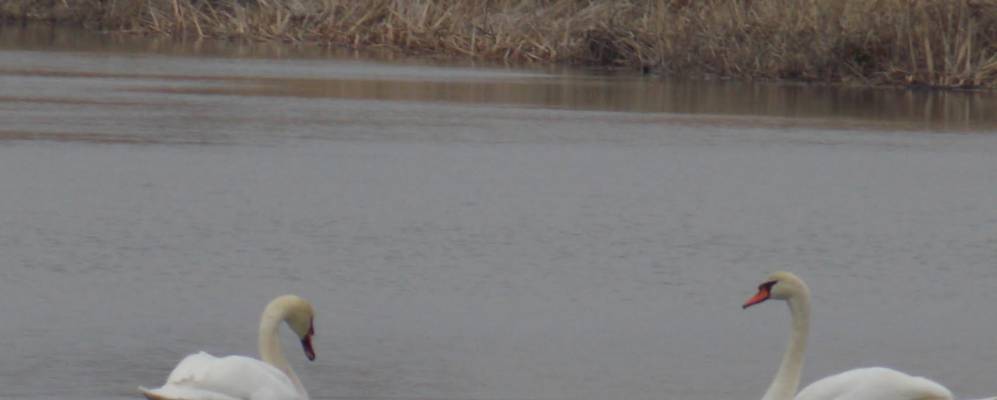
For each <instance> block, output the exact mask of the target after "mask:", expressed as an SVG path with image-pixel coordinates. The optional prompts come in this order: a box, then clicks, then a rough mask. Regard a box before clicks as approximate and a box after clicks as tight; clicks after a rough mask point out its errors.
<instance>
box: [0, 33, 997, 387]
mask: <svg viewBox="0 0 997 400" xmlns="http://www.w3.org/2000/svg"><path fill="white" fill-rule="evenodd" d="M995 104H997V103H995V98H994V96H993V95H990V94H986V93H969V92H967V93H960V92H946V93H938V92H922V91H898V90H859V89H830V88H815V87H804V86H778V85H771V84H769V85H764V84H757V85H747V84H734V83H724V82H700V83H688V82H685V83H682V82H674V81H667V80H662V79H661V78H657V77H634V76H610V75H606V74H587V73H584V72H579V71H550V70H539V69H532V70H517V69H510V68H504V67H472V66H463V67H452V66H451V67H447V66H439V65H433V64H428V63H412V62H399V61H396V62H387V61H374V60H372V59H365V58H358V57H355V56H353V55H350V54H336V53H335V52H331V51H327V50H322V49H310V48H300V47H289V46H281V45H245V44H236V43H213V42H193V43H177V42H167V41H161V40H156V39H150V38H115V37H104V36H91V35H86V34H83V33H80V32H75V31H68V30H59V29H48V28H37V27H36V28H32V29H22V28H12V27H3V28H2V30H0V260H2V261H0V263H2V265H0V397H2V398H20V399H125V398H138V392H137V391H136V387H137V386H138V385H146V386H155V385H159V384H161V383H162V382H163V380H164V379H165V377H166V375H167V374H168V373H169V371H170V369H171V368H172V367H173V366H174V365H175V363H176V362H177V361H178V360H179V359H180V358H182V357H183V356H184V355H185V354H187V353H189V352H192V351H196V350H206V351H209V352H212V353H216V354H229V353H236V354H247V355H254V354H255V352H256V348H255V344H256V338H255V334H256V324H257V319H258V317H259V312H260V311H261V310H262V307H263V306H264V305H265V304H266V302H267V301H268V300H269V299H270V298H271V297H273V296H275V295H278V294H283V293H287V292H294V293H298V294H300V295H302V296H305V297H307V298H309V299H310V300H311V301H312V302H313V303H314V304H315V305H316V307H317V310H318V316H317V317H316V331H317V336H316V338H315V347H316V351H317V353H318V359H317V360H316V361H315V362H313V363H309V362H307V361H306V360H305V358H304V357H303V355H302V354H301V353H300V351H299V350H298V349H297V348H296V346H295V343H294V340H292V339H291V338H290V337H288V336H290V332H289V331H285V332H283V333H284V334H285V339H287V340H285V348H286V350H287V351H288V353H289V355H290V357H289V358H290V359H291V362H292V364H293V365H294V368H295V369H296V370H297V371H298V373H299V375H301V376H302V380H303V381H304V384H305V386H306V387H308V389H309V391H310V392H311V394H312V397H313V398H318V399H391V400H415V399H419V400H458V399H461V400H463V399H467V400H498V399H509V400H534V399H535V400H560V399H564V400H568V399H572V400H575V399H577V400H610V399H612V400H616V399H628V400H630V399H637V400H640V399H702V400H716V399H753V398H760V397H761V395H762V393H763V392H764V390H765V388H766V386H767V385H768V383H769V381H770V379H771V377H772V375H773V374H774V371H775V369H776V366H777V363H778V361H779V357H780V355H781V352H782V349H783V345H784V343H785V341H786V340H787V338H788V333H789V332H788V331H789V318H788V313H787V311H786V309H785V307H784V306H783V305H781V304H777V303H774V302H773V303H772V304H764V305H761V306H759V307H757V308H753V309H749V310H747V311H743V310H741V308H740V305H741V303H742V302H743V301H744V300H745V299H746V298H747V297H748V296H750V295H752V294H753V293H754V289H755V287H756V286H757V284H758V283H760V282H761V280H762V279H763V278H764V277H765V275H766V274H767V273H768V272H769V271H771V270H775V269H785V270H792V271H795V272H797V273H799V274H800V275H801V276H803V277H804V278H805V279H807V281H808V283H809V284H810V287H811V289H812V291H813V293H814V321H813V325H812V336H811V345H810V348H809V351H808V355H807V360H806V369H805V371H804V381H805V382H808V381H811V380H813V379H815V378H819V377H822V376H825V375H828V374H830V373H833V372H837V371H841V370H844V369H848V368H853V367H858V366H868V365H887V366H892V367H895V368H898V369H902V370H905V371H908V372H911V373H914V374H918V375H925V376H929V377H932V378H934V379H936V380H938V381H940V382H942V383H943V384H945V385H947V386H948V387H949V388H950V389H952V390H953V391H954V392H955V393H956V394H957V395H959V396H960V397H973V396H976V397H981V396H984V395H997V382H994V379H993V378H994V376H995V374H997V338H995V334H994V332H997V318H995V317H997V313H995V311H994V310H995V306H997V290H995V287H997V206H995V204H997V135H995V134H994V132H995V127H997V112H994V110H995V109H997V108H995Z"/></svg>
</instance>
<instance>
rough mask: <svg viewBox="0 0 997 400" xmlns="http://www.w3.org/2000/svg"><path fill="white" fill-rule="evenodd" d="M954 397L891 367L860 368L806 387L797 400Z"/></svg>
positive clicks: (935, 399)
mask: <svg viewBox="0 0 997 400" xmlns="http://www.w3.org/2000/svg"><path fill="white" fill-rule="evenodd" d="M832 399H833V400H864V399H877V400H952V392H950V391H949V390H948V389H946V388H945V387H944V386H942V385H939V384H938V383H935V382H934V381H931V380H929V379H925V378H921V377H915V376H910V375H907V374H905V373H903V372H900V371H896V370H892V369H889V368H882V367H873V368H858V369H853V370H849V371H845V372H842V373H840V374H837V375H831V376H829V377H827V378H824V379H821V380H818V381H816V382H814V383H811V384H810V385H808V386H807V387H805V388H803V390H801V391H800V393H799V394H798V395H797V396H796V399H795V400H832Z"/></svg>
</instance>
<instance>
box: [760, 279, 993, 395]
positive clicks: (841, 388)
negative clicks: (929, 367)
mask: <svg viewBox="0 0 997 400" xmlns="http://www.w3.org/2000/svg"><path fill="white" fill-rule="evenodd" d="M768 299H776V300H785V301H786V303H788V304H789V312H790V314H791V315H792V329H793V330H792V335H791V336H790V339H789V345H788V346H787V347H786V351H785V353H783V356H782V362H781V363H780V364H779V369H778V371H777V372H776V374H775V378H774V379H772V383H771V384H770V385H769V388H768V390H767V391H766V392H765V396H763V397H762V400H793V399H794V396H795V400H872V399H875V400H952V399H953V397H952V392H950V391H949V390H948V389H946V388H945V387H944V386H942V385H940V384H938V383H936V382H934V381H931V380H929V379H926V378H922V377H916V376H911V375H907V374H905V373H903V372H900V371H897V370H893V369H890V368H883V367H871V368H857V369H853V370H849V371H845V372H842V373H839V374H836V375H831V376H829V377H826V378H823V379H821V380H818V381H816V382H814V383H811V384H810V385H809V386H807V387H805V388H803V390H801V391H800V392H799V394H797V393H796V389H797V387H798V386H799V384H800V370H801V369H802V367H803V353H804V351H805V350H806V347H807V334H808V333H809V331H810V289H809V288H807V285H806V283H803V280H802V279H800V278H799V277H798V276H796V275H794V274H792V273H789V272H776V273H773V274H772V275H770V276H769V277H768V278H767V279H766V280H765V281H764V282H763V283H762V284H761V285H759V286H758V293H757V294H755V295H754V296H752V297H751V298H749V299H748V301H747V302H745V303H744V305H743V306H742V308H745V309H746V308H748V307H751V306H753V305H756V304H759V303H761V302H764V301H765V300H768ZM995 399H997V397H991V398H988V399H981V400H995Z"/></svg>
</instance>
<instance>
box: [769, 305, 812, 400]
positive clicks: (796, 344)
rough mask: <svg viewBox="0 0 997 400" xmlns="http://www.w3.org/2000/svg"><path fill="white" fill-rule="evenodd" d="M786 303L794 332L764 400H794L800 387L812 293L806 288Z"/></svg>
mask: <svg viewBox="0 0 997 400" xmlns="http://www.w3.org/2000/svg"><path fill="white" fill-rule="evenodd" d="M786 303H788V304H789V312H790V314H791V315H792V318H793V332H792V335H791V336H790V338H789V345H787V346H786V352H785V353H784V354H783V355H782V363H780V364H779V371H778V372H776V374H775V378H774V379H772V384H771V385H769V389H768V390H767V391H765V396H764V397H762V400H793V397H795V396H796V389H797V388H798V387H799V386H800V373H801V371H802V369H803V353H804V352H805V351H806V349H807V335H808V334H809V333H810V293H809V292H808V291H807V290H806V289H805V288H804V289H803V290H802V291H800V292H799V293H797V295H796V296H792V297H790V298H789V299H788V300H787V301H786Z"/></svg>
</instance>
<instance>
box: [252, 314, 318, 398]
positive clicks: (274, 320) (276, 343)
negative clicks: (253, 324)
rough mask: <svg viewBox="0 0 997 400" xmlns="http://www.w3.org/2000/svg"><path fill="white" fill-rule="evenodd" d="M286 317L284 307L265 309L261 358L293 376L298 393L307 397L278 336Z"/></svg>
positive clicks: (262, 325)
mask: <svg viewBox="0 0 997 400" xmlns="http://www.w3.org/2000/svg"><path fill="white" fill-rule="evenodd" d="M285 317H286V315H285V312H284V310H282V309H274V307H267V308H266V309H265V310H263V316H262V317H260V339H259V347H260V349H259V350H260V358H261V359H262V360H263V362H265V363H267V364H270V365H273V366H274V367H276V368H277V369H279V370H281V371H283V372H284V374H285V375H287V377H288V378H291V382H294V386H295V387H296V388H297V389H298V393H301V396H302V398H304V399H307V398H308V392H307V391H306V390H305V387H304V386H303V385H302V384H301V380H300V379H298V375H296V374H295V373H294V370H293V369H291V364H289V363H288V362H287V358H284V351H283V350H281V347H280V338H279V337H278V336H277V331H278V329H279V328H280V323H281V322H284V318H285Z"/></svg>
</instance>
